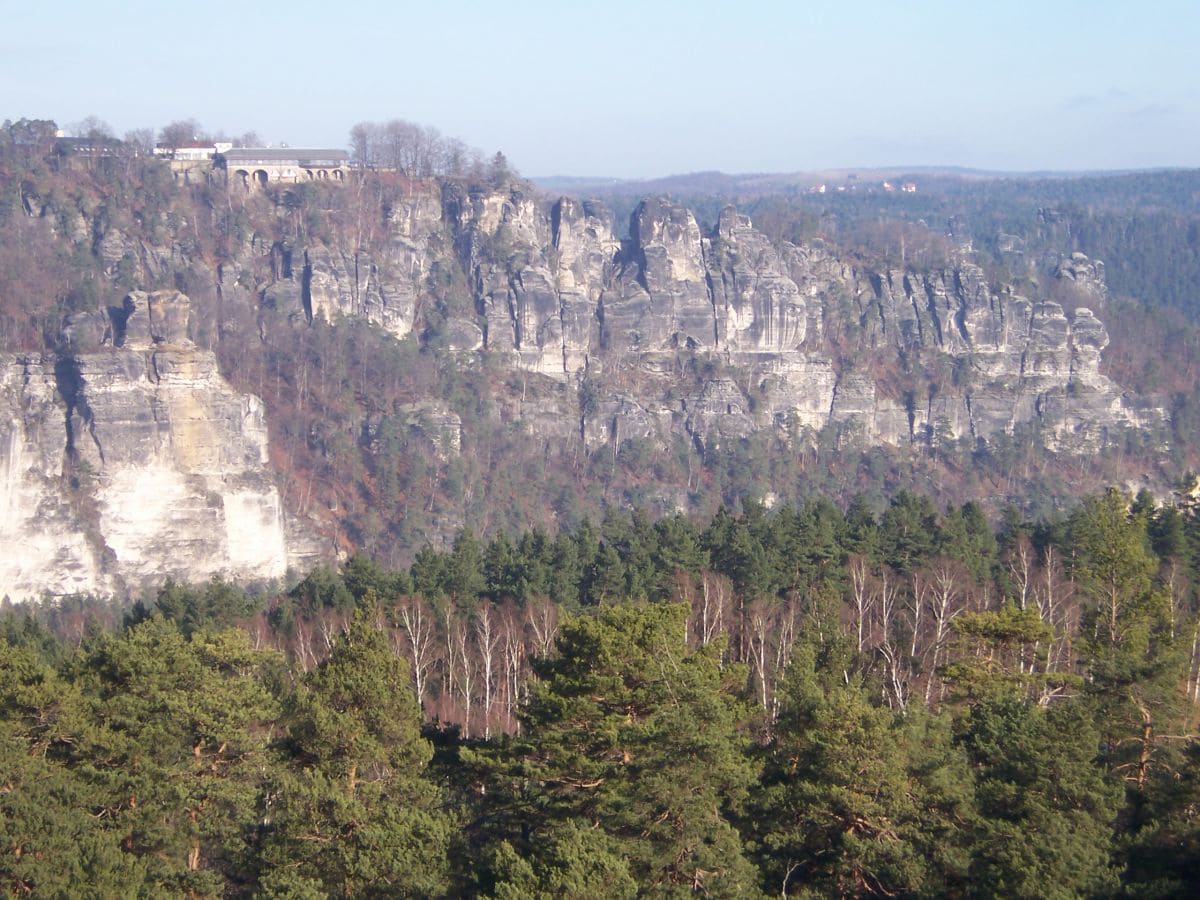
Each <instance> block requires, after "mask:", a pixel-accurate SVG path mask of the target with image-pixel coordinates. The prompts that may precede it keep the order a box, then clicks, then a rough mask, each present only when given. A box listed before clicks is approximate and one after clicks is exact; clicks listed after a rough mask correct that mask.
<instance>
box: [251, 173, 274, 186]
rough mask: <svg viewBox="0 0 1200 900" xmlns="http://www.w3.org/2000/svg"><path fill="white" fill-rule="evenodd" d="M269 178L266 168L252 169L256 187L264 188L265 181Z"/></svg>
mask: <svg viewBox="0 0 1200 900" xmlns="http://www.w3.org/2000/svg"><path fill="white" fill-rule="evenodd" d="M269 178H270V176H268V175H267V170H266V169H255V170H254V183H255V185H256V186H257V187H262V188H265V187H266V186H267V181H268V180H269Z"/></svg>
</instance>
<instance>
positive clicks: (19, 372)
mask: <svg viewBox="0 0 1200 900" xmlns="http://www.w3.org/2000/svg"><path fill="white" fill-rule="evenodd" d="M125 312H126V313H127V318H126V319H125V320H124V321H123V322H122V321H118V322H116V323H115V327H114V330H113V339H114V343H115V344H116V346H110V347H106V348H103V349H101V350H100V351H99V352H95V353H86V354H84V353H81V354H76V355H71V356H62V357H51V356H46V357H42V358H40V359H16V358H9V359H8V360H5V361H3V371H0V422H7V423H8V424H7V427H4V426H2V425H0V473H2V474H3V479H4V481H3V486H2V487H0V504H3V506H2V508H3V510H4V512H5V515H4V518H3V525H2V526H0V527H2V528H3V529H4V533H3V536H4V537H5V539H6V540H7V541H8V542H9V546H10V547H13V546H19V547H20V548H21V551H20V552H15V553H14V552H9V553H5V554H3V555H2V557H0V591H3V592H5V593H7V594H9V595H10V596H12V597H21V598H28V597H32V596H36V595H38V594H40V593H42V592H43V591H49V592H50V593H54V594H61V593H68V592H99V593H108V592H111V591H114V590H116V591H124V590H128V591H135V590H138V589H142V588H145V587H151V586H153V585H156V584H158V583H160V582H161V581H162V580H163V579H164V578H166V577H168V576H171V577H175V578H177V579H182V580H186V581H197V580H203V579H205V578H208V577H210V576H212V575H221V576H224V577H228V578H232V579H236V580H241V581H245V580H261V579H270V578H278V577H281V576H283V575H284V574H285V572H286V571H287V568H288V565H289V562H290V560H289V548H288V539H287V537H286V533H287V530H288V529H287V526H286V524H285V517H284V510H283V507H282V503H281V501H280V497H279V492H278V490H277V489H276V488H275V486H274V483H273V481H272V479H271V477H270V475H269V471H268V465H267V462H268V454H267V430H266V423H265V420H264V417H263V406H262V403H261V402H260V401H259V400H258V398H256V397H253V396H248V395H244V394H239V393H236V392H235V391H234V390H233V389H232V388H231V387H230V386H229V385H228V384H227V383H226V382H225V380H224V379H223V378H222V377H221V376H220V374H219V372H218V371H217V362H216V357H215V356H214V355H213V354H212V353H211V352H208V351H204V350H200V349H198V348H196V347H195V346H193V345H192V344H191V343H190V341H188V339H187V336H186V335H187V298H186V297H184V296H183V295H182V294H179V293H178V292H160V293H156V294H150V295H147V294H143V293H135V294H131V295H130V296H129V298H128V299H127V301H126V304H125Z"/></svg>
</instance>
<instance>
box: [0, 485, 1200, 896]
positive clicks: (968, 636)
mask: <svg viewBox="0 0 1200 900" xmlns="http://www.w3.org/2000/svg"><path fill="white" fill-rule="evenodd" d="M1183 487H1186V488H1188V490H1182V489H1181V493H1180V494H1179V496H1178V502H1177V503H1175V504H1172V505H1169V506H1157V505H1155V504H1154V503H1153V502H1152V500H1151V498H1149V497H1148V496H1147V495H1144V494H1143V495H1141V496H1138V497H1132V498H1131V497H1129V496H1127V495H1124V494H1122V493H1120V492H1119V491H1116V490H1110V491H1108V492H1105V493H1103V494H1098V495H1093V496H1091V497H1087V498H1084V499H1083V501H1082V502H1081V503H1080V504H1079V506H1078V507H1077V509H1076V510H1075V511H1074V512H1073V513H1072V514H1071V515H1069V516H1066V517H1060V518H1055V519H1048V520H1039V521H1032V522H1031V521H1025V520H1023V519H1022V518H1021V517H1020V516H1019V515H1018V514H1016V512H1015V511H1010V512H1009V513H1008V514H1007V515H1006V516H1005V518H1004V520H1003V522H1002V524H1001V525H1000V527H999V528H993V527H992V526H990V525H989V524H988V522H987V520H986V519H985V517H984V516H983V514H982V510H981V509H980V508H979V507H978V506H977V505H976V504H971V503H968V504H966V505H962V506H951V507H948V508H944V509H939V508H937V507H935V506H934V505H933V504H932V503H931V502H930V500H929V499H928V498H927V497H925V496H923V495H917V494H911V493H907V492H902V493H898V494H896V495H894V496H893V497H892V498H891V499H890V500H889V501H888V502H887V503H886V505H884V506H883V507H882V508H875V507H872V506H871V504H870V503H868V502H866V501H865V500H859V501H856V502H854V503H852V504H851V505H850V506H849V507H848V508H846V509H842V508H840V507H838V506H835V505H834V504H832V503H830V502H828V501H827V500H824V499H817V500H814V501H812V502H811V503H808V504H806V505H804V506H802V507H790V506H782V507H779V508H775V509H767V508H765V507H764V506H762V505H761V504H759V503H756V502H752V501H746V502H745V503H744V504H742V506H741V508H740V509H738V510H736V511H734V510H727V509H722V510H720V511H718V513H717V514H716V515H715V516H713V517H712V518H711V519H710V520H709V521H708V522H707V523H706V524H696V523H693V522H691V521H690V520H688V519H686V518H684V517H681V516H675V517H668V518H662V519H657V520H653V519H650V518H649V517H646V516H644V515H641V514H632V515H630V514H623V513H613V514H611V515H610V516H608V517H607V518H606V519H605V520H604V521H602V522H600V523H597V524H595V525H591V524H584V525H582V526H580V527H578V528H576V529H573V530H570V531H564V532H563V533H561V534H558V535H555V536H551V535H548V534H546V533H545V532H542V531H538V530H533V531H527V532H524V533H521V534H515V535H511V536H510V535H502V536H498V537H496V538H494V539H492V540H490V541H486V542H484V541H481V540H479V539H478V538H477V537H476V536H475V535H474V534H472V533H471V532H470V531H463V532H462V533H460V534H459V536H458V538H457V540H456V541H455V542H454V546H453V548H452V549H451V550H449V551H445V552H437V551H433V550H428V551H426V552H424V553H422V554H421V555H420V556H419V557H418V558H417V560H416V561H415V562H414V563H413V565H412V566H411V567H409V568H407V569H404V570H399V571H393V570H388V569H386V568H384V567H382V566H380V565H378V564H377V563H375V562H372V561H371V560H369V559H367V558H365V557H361V556H359V557H354V558H352V559H350V560H348V561H347V562H346V563H345V564H344V565H343V566H342V567H340V569H338V570H337V571H333V570H329V569H321V570H318V571H315V572H313V573H312V574H310V575H309V576H308V577H307V578H305V579H304V580H303V581H302V582H300V583H299V584H298V585H297V586H296V587H295V588H293V589H292V590H290V591H287V592H286V593H275V592H272V591H264V592H259V593H247V592H245V591H242V590H239V589H237V588H235V587H233V586H230V585H228V584H225V583H222V582H220V581H216V580H214V581H212V582H210V583H208V584H204V585H199V586H192V587H189V586H184V585H179V584H174V583H168V584H166V585H164V586H163V587H162V588H161V589H160V590H159V591H158V592H157V594H156V595H154V596H151V597H147V598H145V599H144V600H142V601H141V602H139V603H137V604H136V605H134V606H133V607H125V608H124V609H121V608H118V607H116V606H113V605H111V604H108V603H106V602H103V601H99V600H93V599H88V598H74V599H71V600H59V601H47V602H46V603H45V604H43V605H41V606H36V607H24V608H9V609H7V610H5V611H4V614H3V615H2V616H0V744H2V745H3V753H0V886H3V889H4V890H5V891H6V892H7V893H9V894H12V895H22V894H30V895H34V896H42V895H76V894H80V893H83V892H87V891H96V892H99V893H102V894H108V893H113V894H126V893H140V894H147V895H188V896H262V895H266V896H314V897H315V896H324V895H328V894H339V895H343V896H364V895H374V894H379V893H384V894H396V895H403V896H415V895H419V896H480V897H518V896H520V897H526V896H547V897H548V896H562V895H567V896H628V897H633V896H676V895H678V896H684V895H691V894H696V893H703V894H708V895H713V896H730V897H734V896H736V897H746V896H759V895H762V896H767V895H771V896H780V895H782V896H792V895H813V894H818V895H823V896H829V895H836V896H898V895H905V896H917V895H923V896H929V895H936V896H980V897H992V896H1022V897H1024V896H1028V897H1044V896H1061V897H1074V896H1093V895H1097V894H1117V893H1120V894H1128V895H1133V896H1178V895H1182V894H1185V893H1186V892H1187V891H1188V889H1189V888H1188V885H1190V884H1193V883H1194V882H1195V878H1196V876H1197V871H1196V865H1197V859H1198V858H1200V857H1198V856H1197V840H1198V839H1200V832H1198V831H1197V822H1196V816H1195V808H1196V804H1197V803H1198V802H1200V797H1198V795H1197V790H1198V789H1200V780H1198V777H1200V768H1198V766H1200V758H1198V757H1197V754H1198V752H1200V744H1198V743H1197V731H1196V726H1197V720H1198V718H1200V717H1198V711H1200V704H1198V701H1200V668H1198V666H1200V651H1198V649H1197V648H1198V647H1200V616H1198V615H1197V613H1198V606H1197V591H1196V585H1197V584H1200V579H1198V575H1200V573H1198V572H1197V567H1198V563H1200V518H1197V516H1196V514H1195V508H1194V505H1193V497H1194V494H1193V492H1192V490H1191V489H1192V488H1194V484H1188V485H1186V486H1182V485H1181V488H1183Z"/></svg>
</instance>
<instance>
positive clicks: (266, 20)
mask: <svg viewBox="0 0 1200 900" xmlns="http://www.w3.org/2000/svg"><path fill="white" fill-rule="evenodd" d="M0 23H3V24H2V27H0V119H4V118H13V119H15V118H20V117H22V116H26V117H31V118H53V119H55V120H56V121H58V122H59V124H60V125H62V124H65V123H70V122H76V121H79V120H81V119H83V118H84V117H86V116H88V115H96V116H98V117H99V118H101V119H103V120H105V121H107V122H108V123H110V124H111V125H112V127H113V129H114V131H116V132H117V134H121V133H122V132H124V131H125V130H128V129H131V128H137V127H153V128H155V129H156V130H157V129H158V128H160V127H162V126H163V125H165V124H166V123H168V122H170V121H172V120H174V119H184V118H194V119H197V120H198V121H199V122H200V123H201V124H202V125H203V126H205V127H206V128H208V129H210V130H218V129H220V130H224V131H226V132H229V133H231V134H236V133H241V132H244V131H248V130H254V131H256V132H258V134H259V135H261V136H262V137H263V138H264V139H265V140H266V141H268V142H271V143H279V142H287V143H290V144H291V145H293V146H302V145H308V146H313V145H317V146H339V147H340V146H345V145H346V144H347V134H348V132H349V129H350V127H351V126H352V125H353V124H354V123H356V122H359V121H364V120H367V121H383V120H386V119H390V118H404V119H409V120H411V121H414V122H419V123H421V124H424V125H432V126H435V127H437V128H439V129H440V130H441V131H442V132H444V133H446V134H451V135H455V136H458V137H461V138H462V139H464V140H465V141H467V142H468V143H469V144H472V145H474V146H477V147H480V148H481V149H483V150H484V151H486V152H488V153H489V154H490V153H492V152H494V151H495V150H496V149H502V150H503V151H504V152H505V153H506V154H507V155H508V157H509V159H510V160H511V161H512V162H513V164H514V165H515V166H516V167H517V168H518V169H520V171H521V172H523V173H524V174H526V175H535V176H536V175H552V174H571V175H598V176H599V175H611V176H618V177H637V176H644V177H650V176H658V175H667V174H673V173H683V172H693V171H700V170H706V169H719V170H722V171H725V172H738V173H743V172H784V171H797V170H805V169H818V168H833V167H841V166H856V167H865V166H886V165H917V164H923V165H962V166H973V167H980V168H991V169H1005V170H1035V169H1072V170H1078V169H1102V168H1145V167H1154V166H1189V167H1195V166H1200V63H1197V62H1196V56H1197V53H1198V48H1200V2H1197V0H1178V2H1170V0H1143V2H1136V3H1135V2H1133V0H1122V2H1110V0H1090V2H1076V0H1040V2H1035V0H1028V2H1026V0H1008V2H1001V0H995V2H986V0H985V2H979V3H971V2H968V0H949V2H942V0H936V2H921V0H907V2H900V0H887V2H884V0H879V2H868V0H858V2H853V0H844V2H825V0H779V2H773V3H771V2H756V0H742V2H739V3H734V2H729V3H718V2H708V0H689V2H675V0H670V2H654V0H643V2H641V3H638V2H629V0H607V2H595V3H587V4H584V3H576V2H572V0H557V2H544V0H526V2H522V0H508V2H474V0H459V2H441V3H437V2H419V3H413V2H406V0H382V2H376V0H365V2H320V3H315V2H309V0H297V2H292V3H281V2H277V0H257V2H256V0H239V2H229V0H206V2H203V3H177V2H172V0H152V2H144V0H125V2H120V3H113V2H104V0H88V2H81V0H55V2H45V0H42V2H37V0H0Z"/></svg>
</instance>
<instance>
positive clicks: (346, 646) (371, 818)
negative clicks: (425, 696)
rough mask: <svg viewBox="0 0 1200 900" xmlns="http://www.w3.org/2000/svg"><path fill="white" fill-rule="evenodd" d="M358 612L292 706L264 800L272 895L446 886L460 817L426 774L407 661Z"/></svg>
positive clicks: (264, 856) (263, 850) (266, 869)
mask: <svg viewBox="0 0 1200 900" xmlns="http://www.w3.org/2000/svg"><path fill="white" fill-rule="evenodd" d="M374 616H375V611H374V610H370V609H367V608H364V609H362V610H360V611H359V612H357V613H356V614H355V616H354V619H353V620H352V621H351V623H350V625H349V628H348V630H347V632H346V634H345V635H344V636H343V637H342V638H341V640H339V641H338V642H337V644H335V646H334V648H333V651H332V653H331V654H330V656H329V658H328V659H327V660H325V661H324V662H323V663H322V664H321V665H320V666H318V667H317V668H316V669H314V670H313V671H312V672H311V673H309V675H308V677H307V678H306V679H305V680H304V682H303V683H302V684H301V685H300V687H299V688H298V690H297V692H296V694H295V696H294V697H293V698H291V700H290V702H289V709H288V711H287V716H286V718H287V722H288V735H287V740H286V741H285V743H284V745H283V747H282V748H281V750H282V754H283V755H282V759H281V760H280V763H281V767H280V770H279V771H278V772H277V774H275V775H274V776H273V778H272V781H271V783H270V784H269V786H268V789H267V791H266V792H265V793H264V796H263V803H262V810H261V814H262V817H263V821H264V822H266V823H267V824H266V826H265V828H264V830H263V834H262V837H261V846H260V854H259V865H260V875H259V886H260V890H261V891H262V892H263V893H264V894H266V895H268V896H290V895H295V894H298V893H300V894H303V893H308V894H311V895H313V896H317V895H320V894H321V893H325V892H330V893H343V894H356V893H361V892H363V891H364V890H367V889H368V888H370V889H371V890H373V891H381V892H387V893H394V894H398V895H408V896H414V895H426V896H428V895H432V894H439V893H442V892H444V891H445V889H446V879H447V873H448V861H447V859H448V857H447V854H448V846H449V842H450V835H451V822H450V821H449V818H448V817H447V816H446V815H445V814H444V813H443V812H442V811H441V809H440V805H441V804H440V797H439V795H438V791H437V790H436V789H435V788H434V786H433V785H432V784H431V783H429V782H428V781H427V780H426V779H425V777H424V775H423V772H424V769H425V767H426V766H427V765H428V763H429V760H430V757H431V755H432V749H431V747H430V745H429V743H428V741H425V740H424V739H423V738H422V737H421V711H420V708H419V706H418V705H417V701H416V698H415V697H414V696H413V693H412V687H411V684H410V681H409V677H408V671H407V666H406V665H405V663H404V662H403V661H402V660H400V659H398V658H397V657H395V656H394V655H393V654H392V652H391V650H390V648H389V646H388V642H387V639H386V638H385V636H384V635H383V633H382V632H381V631H379V630H378V629H377V628H376V627H375V625H374Z"/></svg>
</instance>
